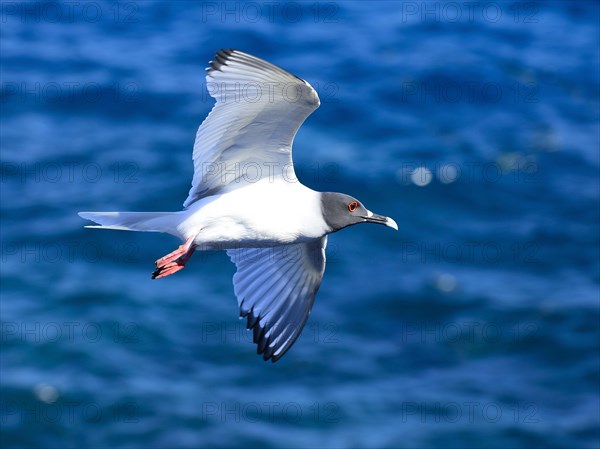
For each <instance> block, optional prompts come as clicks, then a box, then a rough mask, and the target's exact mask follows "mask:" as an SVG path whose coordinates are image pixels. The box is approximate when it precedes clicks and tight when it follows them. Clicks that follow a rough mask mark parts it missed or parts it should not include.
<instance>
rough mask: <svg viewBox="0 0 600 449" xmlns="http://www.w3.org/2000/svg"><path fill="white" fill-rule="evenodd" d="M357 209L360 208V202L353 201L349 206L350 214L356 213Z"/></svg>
mask: <svg viewBox="0 0 600 449" xmlns="http://www.w3.org/2000/svg"><path fill="white" fill-rule="evenodd" d="M357 207H358V201H352V202H351V203H350V204H348V210H349V211H350V212H354V211H355V210H356V208H357Z"/></svg>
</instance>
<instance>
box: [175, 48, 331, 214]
mask: <svg viewBox="0 0 600 449" xmlns="http://www.w3.org/2000/svg"><path fill="white" fill-rule="evenodd" d="M206 82H207V88H208V91H209V94H210V95H211V96H212V97H213V98H214V99H215V100H216V104H215V106H214V107H213V109H212V110H211V112H210V113H209V114H208V117H206V119H205V120H204V122H203V123H202V125H200V128H199V129H198V132H197V134H196V141H195V143H194V152H193V160H194V178H193V180H192V188H191V189H190V192H189V195H188V197H187V199H186V200H185V202H184V203H183V205H184V207H189V206H190V205H191V204H193V203H194V202H195V201H197V200H199V199H200V198H203V197H205V196H209V195H213V194H215V193H218V192H220V191H224V190H231V189H235V188H237V187H241V186H243V185H245V184H246V183H247V182H248V181H247V180H246V178H247V176H244V175H246V171H245V170H246V169H247V168H248V167H251V168H252V169H253V170H255V169H256V167H258V169H259V170H260V172H259V174H258V175H259V178H258V179H260V178H262V177H266V176H273V175H277V174H283V173H284V172H285V176H286V177H287V178H288V179H290V178H292V177H293V176H295V175H294V173H293V165H292V142H293V140H294V136H295V135H296V132H297V131H298V128H300V126H301V125H302V123H303V122H304V120H306V118H307V117H308V116H309V115H310V114H311V113H312V112H313V111H314V110H315V109H316V108H318V107H319V104H320V102H319V97H318V95H317V93H316V92H315V90H314V89H313V88H312V87H311V86H310V85H309V84H308V83H307V82H306V81H304V80H302V79H300V78H298V77H297V76H295V75H292V74H291V73H288V72H286V71H285V70H283V69H281V68H279V67H277V66H275V65H273V64H271V63H269V62H266V61H263V60H262V59H259V58H256V57H254V56H251V55H248V54H246V53H243V52H241V51H238V50H221V51H219V52H218V53H217V54H216V56H215V59H214V60H213V61H212V62H211V64H210V67H209V68H208V69H207V74H206ZM253 175H254V172H253ZM256 181H257V179H256V178H255V177H254V176H252V182H256Z"/></svg>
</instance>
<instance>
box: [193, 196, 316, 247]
mask: <svg viewBox="0 0 600 449" xmlns="http://www.w3.org/2000/svg"><path fill="white" fill-rule="evenodd" d="M258 187H260V186H258ZM268 187H270V188H269V189H267V191H266V192H265V191H264V190H261V189H260V188H253V189H243V190H245V191H243V192H240V191H234V192H231V193H228V194H224V195H222V196H221V197H220V198H217V199H213V200H211V201H209V202H207V203H206V204H200V205H199V207H198V208H197V209H196V210H193V211H190V216H189V218H188V219H187V220H186V221H185V222H184V223H183V228H184V229H183V234H184V235H185V236H186V238H188V237H189V236H191V235H194V236H195V239H194V244H196V245H197V246H199V247H200V249H232V248H251V247H271V246H277V245H288V244H293V243H300V242H305V241H308V240H312V239H315V238H319V237H322V236H323V235H324V234H325V225H324V224H322V223H320V222H319V221H320V216H317V215H316V214H315V216H312V217H311V216H310V215H309V214H307V213H306V211H310V210H315V209H316V208H317V207H319V209H317V210H318V211H319V212H320V203H319V202H318V201H319V200H318V199H315V200H313V197H312V196H311V195H310V194H305V193H304V194H302V195H299V196H300V198H294V192H292V193H291V194H290V192H287V193H286V194H283V195H282V194H281V193H282V192H281V189H279V190H278V189H274V188H273V186H268ZM304 189H306V188H304ZM306 190H309V189H306ZM309 192H312V191H309ZM314 193H315V194H316V192H314Z"/></svg>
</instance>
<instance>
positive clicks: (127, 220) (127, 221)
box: [79, 212, 180, 236]
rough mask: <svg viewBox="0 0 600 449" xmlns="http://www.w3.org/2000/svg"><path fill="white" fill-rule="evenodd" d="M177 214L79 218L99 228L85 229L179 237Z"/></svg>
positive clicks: (97, 214)
mask: <svg viewBox="0 0 600 449" xmlns="http://www.w3.org/2000/svg"><path fill="white" fill-rule="evenodd" d="M177 214H178V212H79V216H80V217H81V218H85V219H86V220H91V221H93V222H95V223H97V224H98V225H99V226H86V228H100V229H118V230H122V231H144V232H166V233H168V234H172V235H175V236H179V233H178V232H177V224H178V223H179V221H180V220H178V218H179V217H177Z"/></svg>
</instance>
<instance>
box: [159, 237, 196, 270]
mask: <svg viewBox="0 0 600 449" xmlns="http://www.w3.org/2000/svg"><path fill="white" fill-rule="evenodd" d="M193 241H194V237H190V238H189V239H187V240H186V242H185V243H184V244H183V245H181V246H180V247H179V248H177V249H176V250H175V251H173V252H171V253H169V254H167V255H166V256H164V257H161V258H160V259H158V260H157V261H156V270H155V271H154V273H152V279H160V278H164V277H167V276H169V275H171V274H174V273H177V272H178V271H179V270H183V268H184V267H185V264H186V263H187V261H188V260H190V257H192V254H194V251H195V250H196V248H194V247H193V246H192V242H193Z"/></svg>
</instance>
